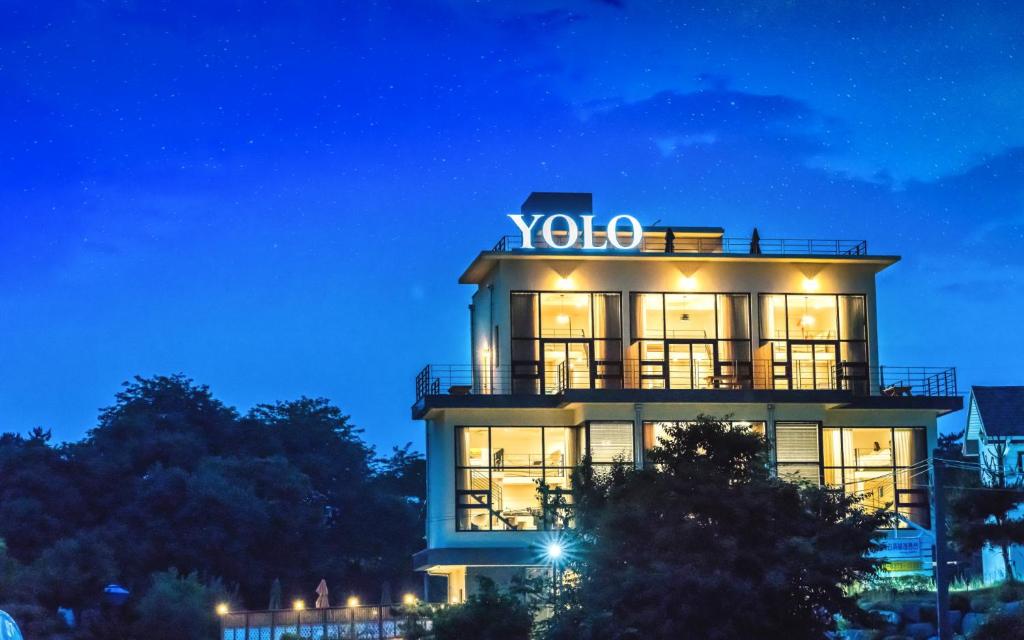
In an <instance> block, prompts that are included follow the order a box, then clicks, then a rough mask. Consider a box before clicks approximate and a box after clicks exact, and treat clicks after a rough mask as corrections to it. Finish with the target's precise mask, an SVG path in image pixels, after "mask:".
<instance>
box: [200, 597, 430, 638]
mask: <svg viewBox="0 0 1024 640" xmlns="http://www.w3.org/2000/svg"><path fill="white" fill-rule="evenodd" d="M417 626H418V627H419V628H421V629H429V628H430V620H429V619H426V618H423V617H418V616H417V615H415V613H414V612H413V611H411V610H409V609H407V608H404V607H401V606H398V605H395V606H391V605H379V606H377V605H371V606H358V607H328V608H325V609H305V610H292V609H279V610H273V611H235V612H231V613H226V614H224V615H222V616H220V628H221V634H220V637H221V640H278V639H279V638H280V637H281V636H282V635H284V634H286V633H291V634H294V635H297V636H298V637H300V638H315V639H316V640H327V639H328V638H332V639H334V638H336V639H337V640H390V639H393V638H394V639H397V638H405V637H407V636H408V634H409V632H410V631H412V630H413V628H415V627H417Z"/></svg>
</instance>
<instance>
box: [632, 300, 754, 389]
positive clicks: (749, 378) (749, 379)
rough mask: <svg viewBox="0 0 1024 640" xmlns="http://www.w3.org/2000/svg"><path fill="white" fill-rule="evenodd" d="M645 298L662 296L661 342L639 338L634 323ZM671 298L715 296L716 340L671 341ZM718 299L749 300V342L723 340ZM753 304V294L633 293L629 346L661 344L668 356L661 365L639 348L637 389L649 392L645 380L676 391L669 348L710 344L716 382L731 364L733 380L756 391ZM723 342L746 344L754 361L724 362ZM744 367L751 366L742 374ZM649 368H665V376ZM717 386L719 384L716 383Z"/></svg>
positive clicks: (663, 351)
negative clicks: (668, 311)
mask: <svg viewBox="0 0 1024 640" xmlns="http://www.w3.org/2000/svg"><path fill="white" fill-rule="evenodd" d="M641 295H660V296H661V308H662V313H661V336H662V337H660V338H645V337H642V336H640V335H638V334H639V331H638V327H637V326H636V323H635V322H634V320H635V319H636V318H637V317H638V316H637V313H636V304H637V301H638V296H641ZM668 295H710V296H712V299H713V300H714V305H715V319H714V325H715V337H714V338H704V339H693V340H688V339H685V338H669V337H668V319H667V314H666V313H665V308H666V302H667V301H666V299H665V296H668ZM718 296H746V299H747V336H748V337H747V338H722V337H721V336H719V335H718V325H719V320H720V317H719V309H720V305H719V304H718ZM752 303H753V298H752V294H751V292H750V291H665V290H660V291H657V290H656V291H629V346H630V347H632V346H633V345H634V344H637V343H638V342H660V343H661V344H662V353H663V354H664V355H663V357H662V359H661V360H660V361H657V360H645V359H644V358H643V357H642V356H641V354H640V353H639V351H641V350H642V349H641V348H638V353H637V362H636V382H637V385H636V386H637V388H646V387H644V386H643V381H644V380H661V381H662V384H663V386H662V387H660V388H661V389H665V390H669V389H672V387H671V386H670V384H669V382H670V373H669V345H670V344H691V345H693V344H703V343H708V342H710V343H711V345H712V353H713V354H714V364H713V371H712V373H713V375H714V377H715V378H716V380H717V379H718V378H719V377H720V376H722V375H723V374H722V365H723V364H727V365H730V366H732V367H733V370H734V373H733V376H734V377H735V378H736V379H737V380H738V381H739V382H738V384H740V388H753V387H754V313H753V308H752V306H751V305H752ZM723 342H729V343H733V344H739V345H742V344H743V343H746V345H747V353H749V354H750V360H749V361H742V360H722V359H721V358H720V357H719V353H720V349H719V347H720V346H721V343H723ZM741 363H742V364H744V365H747V366H746V367H744V368H743V370H741V367H740V366H739V365H740V364H741ZM648 366H650V367H657V366H660V367H661V374H660V375H658V374H648V373H644V368H645V367H648ZM744 383H746V385H745V386H744ZM715 384H716V385H717V384H719V383H718V382H716V383H715ZM656 388H658V387H656ZM691 388H694V389H700V388H703V387H691ZM711 388H718V387H717V386H714V387H711Z"/></svg>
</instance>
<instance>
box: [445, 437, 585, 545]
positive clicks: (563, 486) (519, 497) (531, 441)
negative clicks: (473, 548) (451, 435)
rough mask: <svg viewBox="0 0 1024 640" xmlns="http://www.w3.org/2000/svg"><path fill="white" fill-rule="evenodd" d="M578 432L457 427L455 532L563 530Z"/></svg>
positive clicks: (578, 443) (576, 457)
mask: <svg viewBox="0 0 1024 640" xmlns="http://www.w3.org/2000/svg"><path fill="white" fill-rule="evenodd" d="M580 432H581V429H580V428H577V427H457V428H456V430H455V441H456V448H457V453H456V469H455V479H456V483H455V509H456V527H457V530H459V531H532V530H537V529H542V528H557V527H561V526H564V525H565V523H566V522H567V516H566V515H565V513H564V511H565V510H564V509H562V507H567V506H568V505H569V504H571V496H570V495H569V494H570V491H571V489H572V472H573V469H575V468H576V467H577V466H578V465H579V462H580V457H579V452H580V440H581V436H580ZM541 484H543V485H545V486H547V487H548V488H549V490H550V492H549V495H550V496H551V499H550V500H549V501H547V502H544V501H542V499H541V496H540V493H539V486H540V485H541ZM560 505H561V506H560Z"/></svg>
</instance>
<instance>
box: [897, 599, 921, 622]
mask: <svg viewBox="0 0 1024 640" xmlns="http://www.w3.org/2000/svg"><path fill="white" fill-rule="evenodd" d="M900 615H902V616H903V619H904V620H906V621H907V622H921V605H919V604H914V603H912V602H907V603H905V604H904V605H903V606H902V607H900Z"/></svg>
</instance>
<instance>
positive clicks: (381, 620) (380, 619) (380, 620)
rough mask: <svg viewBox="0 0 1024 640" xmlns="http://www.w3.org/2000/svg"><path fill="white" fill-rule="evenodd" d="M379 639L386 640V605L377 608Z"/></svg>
mask: <svg viewBox="0 0 1024 640" xmlns="http://www.w3.org/2000/svg"><path fill="white" fill-rule="evenodd" d="M377 638H379V640H384V605H383V604H381V605H380V606H379V607H377Z"/></svg>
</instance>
